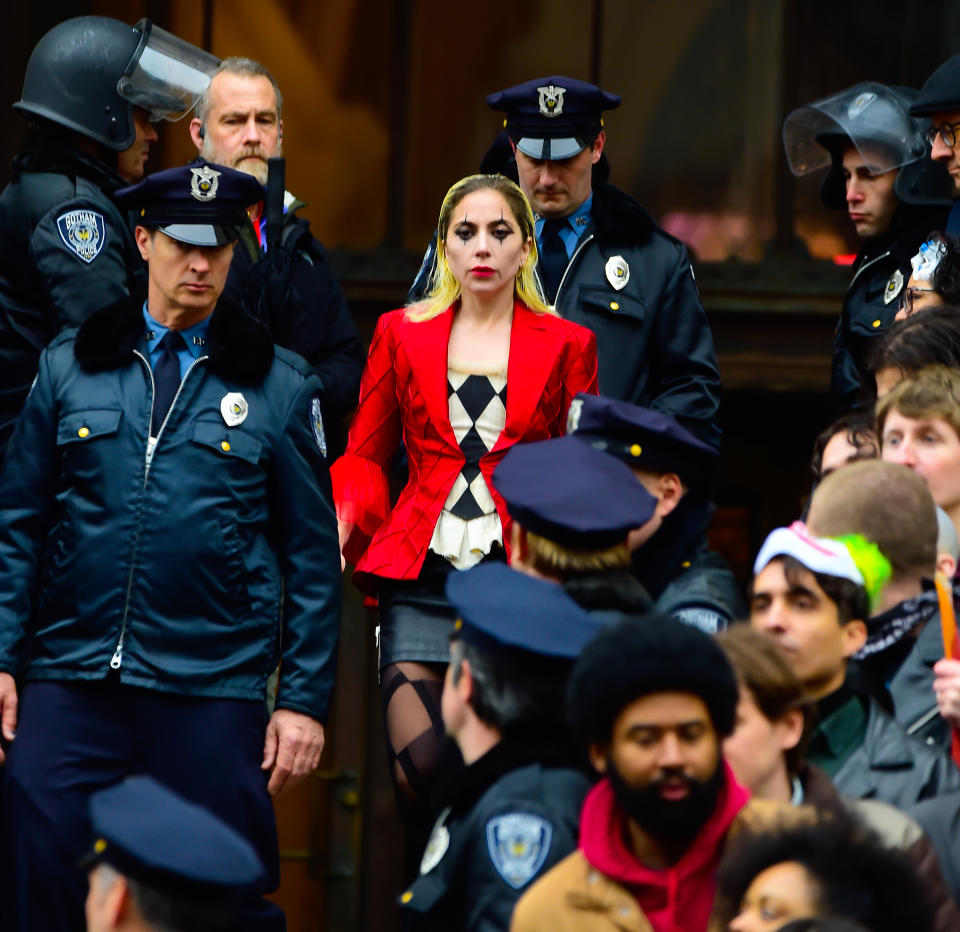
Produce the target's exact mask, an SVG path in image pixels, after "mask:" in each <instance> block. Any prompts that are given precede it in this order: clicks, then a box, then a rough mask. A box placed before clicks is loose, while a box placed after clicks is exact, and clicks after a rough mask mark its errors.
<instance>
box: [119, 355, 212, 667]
mask: <svg viewBox="0 0 960 932" xmlns="http://www.w3.org/2000/svg"><path fill="white" fill-rule="evenodd" d="M133 353H134V355H135V356H136V357H137V358H138V359H139V360H140V361H141V362H142V363H143V365H144V367H145V368H146V370H147V375H148V376H149V377H150V419H149V420H148V421H147V450H146V455H145V462H144V470H143V488H144V489H146V487H147V477H148V476H149V475H150V464H151V463H152V462H153V451H154V449H155V448H156V446H157V441H158V440H159V439H160V436H161V434H163V429H164V427H166V426H167V421H168V420H170V412H171V411H173V408H174V405H175V404H176V403H177V399H178V398H179V397H180V392H181V391H183V385H184V382H186V381H187V378H188V377H189V375H190V373H191V372H193V370H194V369H195V368H196V367H197V365H198V364H199V363H201V362H204V361H205V360H206V359H207V358H208V357H207V356H199V357H198V358H197V359H195V360H194V361H193V362H192V363H191V364H190V368H189V369H187V371H186V373H185V374H184V376H183V378H182V379H181V380H180V387H179V388H178V389H177V393H176V394H175V395H174V396H173V401H171V402H170V410H169V411H167V416H166V417H165V418H164V419H163V423H162V424H161V425H160V430H158V431H157V436H156V437H152V436H151V435H150V426H151V425H152V424H153V406H154V404H156V401H157V384H156V382H155V381H154V378H153V369H152V368H151V367H150V361H149V360H148V359H147V357H146V356H144V355H143V353H141V352H140V350H134V351H133ZM139 545H140V524H139V522H138V523H137V528H136V531H135V532H134V535H133V549H132V550H131V552H130V572H129V574H128V575H127V592H126V595H125V597H124V603H123V620H122V621H121V622H120V636H119V637H118V638H117V646H116V648H115V649H114V651H113V656H112V657H111V658H110V669H111V670H119V669H120V667H121V665H122V664H123V637H124V635H125V634H126V633H127V616H128V615H129V614H130V593H131V592H132V591H133V570H134V567H135V566H136V556H137V549H138V548H139Z"/></svg>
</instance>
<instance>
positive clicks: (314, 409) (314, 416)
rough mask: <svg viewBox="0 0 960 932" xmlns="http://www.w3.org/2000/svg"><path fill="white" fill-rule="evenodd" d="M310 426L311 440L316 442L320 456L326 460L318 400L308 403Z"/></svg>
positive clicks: (324, 439)
mask: <svg viewBox="0 0 960 932" xmlns="http://www.w3.org/2000/svg"><path fill="white" fill-rule="evenodd" d="M310 426H311V427H312V428H313V439H314V440H315V441H316V442H317V449H318V450H319V451H320V455H321V456H322V457H323V458H324V459H326V456H327V435H326V434H325V433H324V431H323V415H322V414H321V413H320V399H319V398H314V399H313V401H311V402H310Z"/></svg>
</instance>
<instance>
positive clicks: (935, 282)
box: [927, 232, 960, 304]
mask: <svg viewBox="0 0 960 932" xmlns="http://www.w3.org/2000/svg"><path fill="white" fill-rule="evenodd" d="M927 239H931V240H939V241H940V242H941V243H943V245H944V246H945V247H946V250H947V251H946V253H945V254H944V255H943V256H942V258H941V259H940V262H939V263H938V264H937V269H936V271H935V272H934V273H933V279H932V280H931V282H930V284H931V285H932V286H933V290H934V291H936V293H937V294H938V295H940V297H941V298H943V303H944V304H960V239H958V238H957V237H956V236H954V235H953V234H952V233H940V232H937V233H931V234H930V235H929V236H928V237H927Z"/></svg>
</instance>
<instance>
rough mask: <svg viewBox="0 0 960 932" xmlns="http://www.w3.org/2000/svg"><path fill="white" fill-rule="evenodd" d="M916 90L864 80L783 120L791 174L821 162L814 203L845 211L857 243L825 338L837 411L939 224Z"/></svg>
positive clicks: (854, 390) (855, 390) (943, 209)
mask: <svg viewBox="0 0 960 932" xmlns="http://www.w3.org/2000/svg"><path fill="white" fill-rule="evenodd" d="M916 94H917V92H916V91H914V90H911V89H908V88H890V87H887V86H885V85H883V84H877V83H874V82H864V83H861V84H856V85H854V86H853V87H850V88H847V89H845V90H843V91H839V92H838V93H835V94H833V95H831V96H829V97H825V98H823V99H821V100H817V101H814V102H813V103H810V104H806V105H804V106H802V107H799V108H798V109H796V110H794V111H793V112H792V113H790V114H789V116H788V117H787V119H786V120H785V122H784V125H783V142H784V147H785V149H786V153H787V158H788V160H789V163H790V169H791V171H792V172H793V173H794V174H795V175H806V174H808V173H810V172H814V171H817V170H819V169H822V168H828V171H827V173H826V175H825V176H824V179H823V183H822V184H821V187H820V199H821V200H822V201H823V204H824V206H826V207H828V208H831V209H835V210H846V211H847V215H848V216H849V218H850V220H851V222H852V223H853V225H854V227H855V229H856V232H857V236H858V237H860V239H861V241H862V245H861V247H860V250H859V252H858V253H857V257H856V260H855V261H854V264H853V278H852V280H851V282H850V286H849V288H848V289H847V293H846V295H845V296H844V300H843V307H842V310H841V313H840V320H839V322H838V324H837V329H836V333H835V336H834V345H833V361H832V367H831V374H830V394H831V396H832V401H833V408H834V411H835V413H836V414H842V413H844V412H846V411H849V410H850V409H851V408H854V407H856V405H857V404H858V402H859V400H860V395H861V386H862V385H863V384H864V382H865V381H867V380H868V376H869V373H868V372H867V359H868V357H869V355H870V349H871V347H872V346H873V345H874V344H875V343H876V341H877V339H879V338H880V337H882V336H883V334H884V333H885V332H886V330H887V329H888V328H889V327H890V325H891V324H892V323H893V321H894V317H895V315H896V313H897V311H898V310H899V307H900V297H901V294H902V293H903V291H904V289H905V286H906V285H907V282H908V280H909V279H910V275H911V272H912V264H911V258H912V257H913V256H914V255H915V254H916V253H917V251H918V249H919V247H920V244H921V243H923V242H924V241H925V240H926V239H927V238H928V234H929V232H930V231H931V230H935V229H942V228H943V227H942V224H943V223H944V221H945V220H946V215H947V211H948V208H949V203H950V190H951V185H950V179H949V177H948V176H947V174H946V172H945V171H944V169H943V168H942V167H940V166H939V165H936V164H934V163H933V162H931V161H930V158H929V145H928V143H927V139H926V136H925V133H926V130H927V128H928V124H927V121H925V120H923V119H920V118H913V117H911V116H910V115H909V113H908V108H909V106H910V104H911V102H912V101H913V99H914V98H915V96H916Z"/></svg>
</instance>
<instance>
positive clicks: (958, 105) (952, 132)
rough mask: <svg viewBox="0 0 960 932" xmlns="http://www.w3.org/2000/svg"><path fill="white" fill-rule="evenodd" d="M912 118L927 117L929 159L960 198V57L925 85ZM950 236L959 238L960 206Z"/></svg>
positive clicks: (953, 215) (952, 218) (952, 213)
mask: <svg viewBox="0 0 960 932" xmlns="http://www.w3.org/2000/svg"><path fill="white" fill-rule="evenodd" d="M910 115H911V116H914V117H926V118H927V119H929V120H930V123H931V126H930V128H929V129H928V131H927V138H928V139H929V140H930V143H931V152H930V157H931V158H932V159H933V160H934V161H935V162H939V163H940V164H941V165H942V166H943V167H944V168H945V169H946V170H947V172H949V174H950V178H951V182H952V185H953V197H954V199H955V200H956V198H958V197H960V157H958V154H957V142H958V139H960V136H958V134H960V55H954V56H952V57H951V58H948V59H947V60H946V61H945V62H944V63H943V64H942V65H941V66H940V67H939V68H937V70H936V71H934V72H933V74H931V75H930V77H929V78H927V80H926V81H925V82H924V85H923V87H922V88H921V89H920V93H919V95H918V96H917V99H916V100H914V102H913V103H912V104H911V105H910ZM946 230H947V232H948V233H955V234H960V204H954V206H953V209H952V210H951V211H950V217H949V219H948V220H947V226H946Z"/></svg>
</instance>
